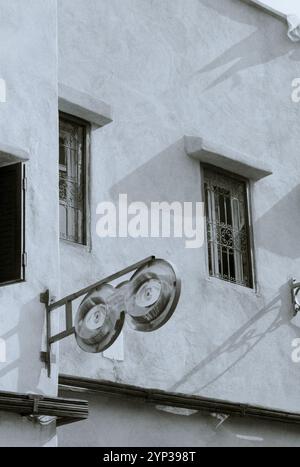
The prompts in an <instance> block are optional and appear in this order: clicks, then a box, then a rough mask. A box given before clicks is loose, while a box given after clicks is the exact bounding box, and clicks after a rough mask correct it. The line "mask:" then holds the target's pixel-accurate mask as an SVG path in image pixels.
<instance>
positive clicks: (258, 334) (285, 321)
mask: <svg viewBox="0 0 300 467" xmlns="http://www.w3.org/2000/svg"><path fill="white" fill-rule="evenodd" d="M290 294H291V292H290V283H289V282H288V283H287V284H285V285H283V286H282V287H281V289H280V291H279V294H278V296H276V297H275V298H274V299H273V300H271V301H270V302H269V303H268V304H267V306H265V307H264V308H262V309H261V310H260V311H259V312H258V313H257V314H256V315H255V316H253V318H251V319H250V320H249V321H248V322H247V323H246V324H245V325H243V326H242V327H240V328H239V329H238V330H237V331H236V332H234V334H232V336H230V338H229V339H227V340H226V341H225V342H224V343H223V344H222V345H221V346H219V347H218V348H217V349H216V350H215V351H214V352H212V353H211V354H210V355H209V356H207V357H206V358H205V359H203V360H202V361H201V362H200V363H199V364H198V365H196V366H195V367H194V368H192V369H191V370H190V371H189V372H188V373H186V374H185V375H184V376H183V377H182V378H181V379H180V380H179V381H177V382H176V384H175V385H174V386H172V387H171V388H169V390H170V391H180V387H181V386H183V385H184V384H185V383H186V382H187V381H188V380H190V379H191V378H193V377H194V376H195V375H197V374H199V373H200V372H201V370H203V369H204V368H205V367H207V366H208V365H211V364H213V363H214V362H215V361H216V360H217V359H218V358H219V357H221V356H222V355H224V354H231V353H234V352H237V351H239V350H240V355H239V356H238V357H237V358H236V359H235V360H234V361H233V363H232V364H230V365H229V366H228V367H226V369H225V370H224V371H222V372H220V373H218V374H217V375H216V376H215V377H214V378H212V379H211V380H210V381H208V382H207V383H206V384H205V385H203V386H201V387H199V388H197V389H195V390H194V391H193V392H194V393H201V391H204V390H205V389H207V388H208V387H209V386H210V385H212V384H213V383H215V382H216V381H218V380H219V379H220V378H222V377H223V376H224V375H225V374H226V373H228V372H229V371H230V370H231V369H232V368H234V367H235V366H236V365H237V364H238V363H240V362H241V361H242V360H243V359H245V357H246V356H247V355H248V354H249V353H250V352H251V351H252V350H253V349H254V348H255V347H257V346H258V345H259V344H260V343H261V342H262V341H263V339H264V338H265V337H267V336H268V335H269V334H272V333H274V332H276V331H277V330H278V329H279V328H281V327H282V326H288V327H289V328H291V329H292V330H294V331H295V336H299V331H300V328H299V327H298V326H296V325H294V324H293V323H292V319H293V316H292V310H291V298H290ZM288 310H291V311H290V313H289V312H288ZM268 315H270V322H269V324H268V325H267V327H266V328H265V330H264V331H260V330H258V329H259V324H260V321H262V320H263V319H265V318H266V317H267V316H268Z"/></svg>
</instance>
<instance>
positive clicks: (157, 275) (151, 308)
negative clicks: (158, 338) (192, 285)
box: [125, 260, 181, 332]
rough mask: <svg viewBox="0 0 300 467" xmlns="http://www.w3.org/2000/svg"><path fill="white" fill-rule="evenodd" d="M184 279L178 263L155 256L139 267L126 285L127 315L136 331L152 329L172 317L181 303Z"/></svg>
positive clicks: (154, 329)
mask: <svg viewBox="0 0 300 467" xmlns="http://www.w3.org/2000/svg"><path fill="white" fill-rule="evenodd" d="M180 293H181V281H180V279H179V278H178V276H177V274H176V272H175V268H174V266H172V265H171V264H170V263H168V262H167V261H164V260H154V261H152V262H151V263H150V264H148V265H147V266H144V267H142V268H141V269H139V270H138V271H137V272H136V273H135V274H134V275H133V277H132V278H131V280H130V282H129V284H127V285H126V293H125V303H126V311H127V319H128V322H129V324H130V326H131V327H133V329H135V330H136V331H142V332H151V331H156V330H157V329H159V328H161V327H162V326H163V325H164V324H166V323H167V321H169V319H170V318H171V316H172V315H173V313H174V311H175V309H176V306H177V304H178V301H179V298H180Z"/></svg>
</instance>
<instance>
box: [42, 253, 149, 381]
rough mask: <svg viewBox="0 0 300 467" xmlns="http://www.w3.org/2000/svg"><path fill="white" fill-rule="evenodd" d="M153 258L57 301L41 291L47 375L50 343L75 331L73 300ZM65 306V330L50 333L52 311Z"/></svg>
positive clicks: (145, 263)
mask: <svg viewBox="0 0 300 467" xmlns="http://www.w3.org/2000/svg"><path fill="white" fill-rule="evenodd" d="M154 260H155V256H150V257H148V258H146V259H144V260H143V261H139V262H138V263H135V264H133V265H132V266H129V267H127V268H125V269H123V270H122V271H119V272H117V273H115V274H112V275H110V276H108V277H106V278H104V279H102V280H101V281H99V282H96V283H95V284H93V285H90V286H89V287H86V288H84V289H81V290H79V291H78V292H75V293H73V294H71V295H68V296H67V297H64V298H62V299H61V300H59V301H57V302H53V301H52V300H51V296H50V291H49V290H47V291H46V292H44V293H42V294H41V296H40V301H41V303H43V304H44V305H45V308H46V328H47V348H46V352H42V353H41V359H42V361H43V362H44V363H45V364H46V367H47V370H48V377H49V378H50V377H51V364H52V363H55V359H54V356H53V355H52V353H51V347H52V344H54V343H55V342H59V341H61V340H62V339H65V338H66V337H69V336H71V335H73V334H74V333H75V328H74V325H73V302H74V301H75V300H77V299H78V298H80V297H83V296H86V295H87V294H89V293H91V292H94V291H97V290H98V289H99V287H101V286H102V285H104V284H107V283H109V282H112V281H114V280H116V279H119V278H120V277H122V276H125V275H126V274H129V273H130V272H133V271H135V270H137V269H139V268H141V267H143V266H146V265H147V264H149V263H151V262H152V261H154ZM62 307H64V308H65V319H66V326H65V330H64V331H63V332H61V333H59V334H56V335H54V336H53V335H52V311H54V310H57V309H59V308H62Z"/></svg>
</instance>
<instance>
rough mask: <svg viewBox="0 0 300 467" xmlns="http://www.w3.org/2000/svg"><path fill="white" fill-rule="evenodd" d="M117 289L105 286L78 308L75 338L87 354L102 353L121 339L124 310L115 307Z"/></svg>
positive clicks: (89, 296)
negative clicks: (114, 300) (114, 299)
mask: <svg viewBox="0 0 300 467" xmlns="http://www.w3.org/2000/svg"><path fill="white" fill-rule="evenodd" d="M115 294H116V289H115V288H114V287H112V286H111V285H108V284H105V285H103V286H102V287H101V288H99V289H98V290H97V291H96V292H93V293H92V294H90V295H88V296H87V297H86V298H85V299H84V300H83V302H82V303H81V305H80V306H79V308H78V311H77V315H76V319H75V337H76V340H77V343H78V345H79V347H80V348H81V349H82V350H84V351H85V352H89V353H101V352H104V351H105V350H106V349H107V348H109V347H110V346H111V345H112V344H113V343H114V342H115V341H116V339H117V338H118V337H119V335H120V333H121V331H122V328H123V325H124V321H125V313H124V310H122V309H120V306H114V305H113V298H114V296H115Z"/></svg>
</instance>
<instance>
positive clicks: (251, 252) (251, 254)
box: [200, 163, 257, 291]
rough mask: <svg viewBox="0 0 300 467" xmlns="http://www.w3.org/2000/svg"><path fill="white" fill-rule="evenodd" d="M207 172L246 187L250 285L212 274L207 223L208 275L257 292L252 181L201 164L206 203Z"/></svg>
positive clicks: (204, 200)
mask: <svg viewBox="0 0 300 467" xmlns="http://www.w3.org/2000/svg"><path fill="white" fill-rule="evenodd" d="M205 170H210V171H213V172H215V173H216V174H220V175H223V176H225V177H229V178H231V179H235V180H237V181H239V182H241V183H243V184H244V185H245V198H246V206H245V215H246V222H247V230H248V261H249V274H250V279H249V285H243V284H241V283H239V282H238V281H237V282H234V281H230V280H226V279H223V278H222V277H218V276H216V275H212V274H210V270H209V252H208V230H207V222H205V238H206V249H205V252H206V264H207V273H208V277H209V278H210V279H215V280H218V281H220V282H221V283H223V284H228V285H231V286H235V287H240V288H243V289H246V290H250V291H251V290H252V291H256V290H257V282H256V263H255V255H254V232H253V223H252V196H251V194H252V190H251V187H252V183H251V181H250V180H249V179H248V178H246V177H243V176H241V175H238V174H235V173H234V172H230V171H227V170H225V169H223V168H220V167H217V166H214V165H212V164H207V163H201V164H200V175H201V188H202V190H201V191H202V199H203V202H204V203H206V195H205ZM205 212H206V204H205Z"/></svg>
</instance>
